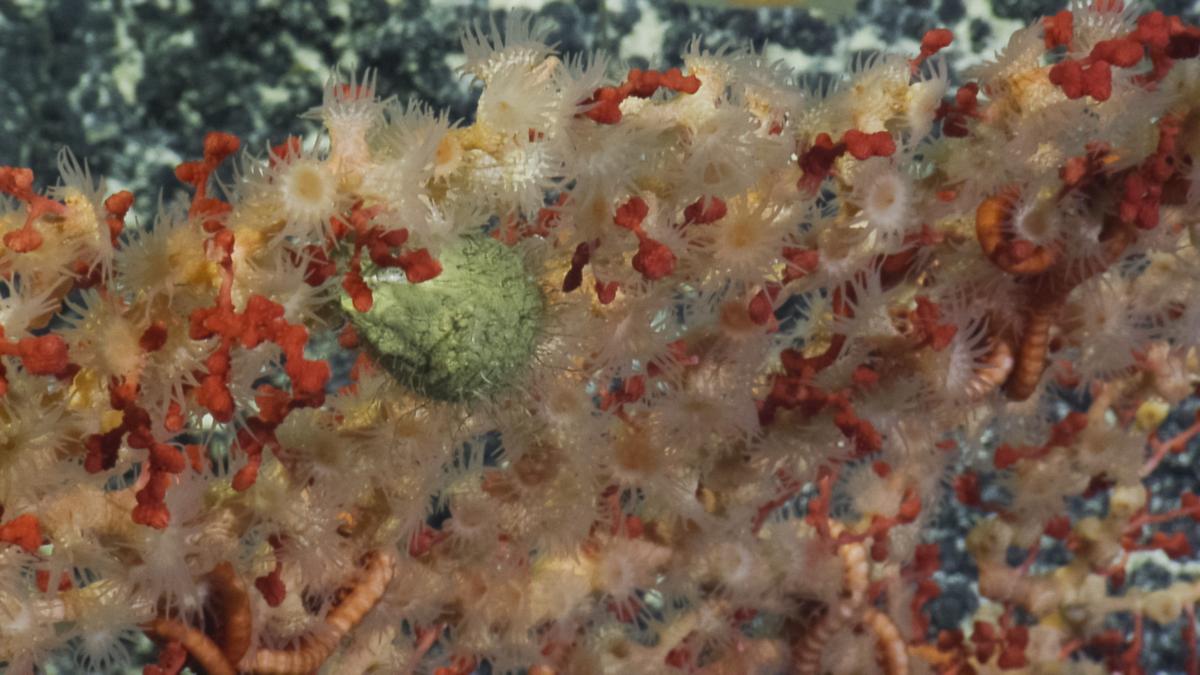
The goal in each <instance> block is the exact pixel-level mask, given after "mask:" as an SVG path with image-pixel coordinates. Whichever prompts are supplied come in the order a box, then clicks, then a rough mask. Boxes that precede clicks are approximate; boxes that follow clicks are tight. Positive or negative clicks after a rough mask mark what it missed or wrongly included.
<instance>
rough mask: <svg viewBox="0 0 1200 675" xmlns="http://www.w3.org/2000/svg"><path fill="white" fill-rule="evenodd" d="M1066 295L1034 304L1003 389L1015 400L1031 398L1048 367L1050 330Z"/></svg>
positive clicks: (1048, 298) (1046, 298)
mask: <svg viewBox="0 0 1200 675" xmlns="http://www.w3.org/2000/svg"><path fill="white" fill-rule="evenodd" d="M1064 297H1065V296H1064V295H1062V294H1055V295H1054V296H1053V297H1045V298H1042V299H1040V300H1039V301H1036V302H1034V304H1033V307H1031V308H1030V310H1029V314H1028V316H1027V317H1026V319H1025V328H1024V334H1023V335H1022V336H1021V345H1020V347H1018V349H1017V360H1016V363H1015V364H1014V365H1013V369H1012V373H1011V374H1009V376H1008V381H1007V382H1005V385H1004V389H1005V392H1006V393H1007V394H1008V398H1009V399H1011V400H1013V401H1024V400H1025V399H1027V398H1029V397H1030V396H1031V395H1032V394H1033V392H1034V390H1035V389H1037V385H1038V382H1039V381H1041V379H1042V371H1043V370H1045V368H1046V352H1047V351H1048V348H1049V346H1050V327H1051V326H1052V325H1053V324H1054V319H1055V317H1056V316H1057V315H1058V310H1059V309H1060V308H1061V307H1062V305H1063V299H1064Z"/></svg>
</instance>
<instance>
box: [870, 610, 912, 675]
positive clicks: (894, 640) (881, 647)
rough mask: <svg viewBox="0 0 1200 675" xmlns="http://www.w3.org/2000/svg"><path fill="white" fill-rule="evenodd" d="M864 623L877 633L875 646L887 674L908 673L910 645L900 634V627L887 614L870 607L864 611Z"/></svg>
mask: <svg viewBox="0 0 1200 675" xmlns="http://www.w3.org/2000/svg"><path fill="white" fill-rule="evenodd" d="M863 624H864V625H866V627H867V628H869V629H870V630H871V632H872V633H874V634H875V648H876V649H877V650H878V652H879V662H880V664H882V665H883V672H885V673H887V675H908V645H907V644H905V643H904V637H903V636H901V635H900V629H898V628H896V624H894V623H892V620H891V619H890V618H889V617H888V615H887V614H884V613H883V612H881V611H879V610H877V609H875V608H874V607H868V608H867V609H866V611H865V612H864V613H863Z"/></svg>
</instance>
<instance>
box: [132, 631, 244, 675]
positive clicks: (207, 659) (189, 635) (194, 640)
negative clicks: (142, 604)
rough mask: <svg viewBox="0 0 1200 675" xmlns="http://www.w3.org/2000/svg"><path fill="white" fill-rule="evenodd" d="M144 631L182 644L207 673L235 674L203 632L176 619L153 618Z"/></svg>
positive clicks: (218, 674)
mask: <svg viewBox="0 0 1200 675" xmlns="http://www.w3.org/2000/svg"><path fill="white" fill-rule="evenodd" d="M145 630H146V632H148V633H151V634H153V635H156V636H158V637H159V638H161V639H163V640H174V641H176V642H178V643H179V644H181V645H183V648H184V649H186V650H187V652H188V654H190V655H191V657H192V658H193V659H196V661H197V662H198V663H199V664H200V666H201V667H202V668H203V669H204V672H205V673H208V675H236V674H237V671H236V670H234V668H233V666H232V665H230V663H229V661H228V660H226V658H225V655H224V654H222V653H221V648H220V647H218V646H217V644H216V643H215V642H213V641H212V640H211V639H210V638H209V637H208V636H207V635H205V634H204V633H202V632H200V631H198V630H196V629H195V628H192V627H190V626H186V625H184V624H183V623H181V622H180V621H177V620H176V619H163V618H159V619H155V620H153V621H151V622H150V623H149V625H147V626H146V627H145Z"/></svg>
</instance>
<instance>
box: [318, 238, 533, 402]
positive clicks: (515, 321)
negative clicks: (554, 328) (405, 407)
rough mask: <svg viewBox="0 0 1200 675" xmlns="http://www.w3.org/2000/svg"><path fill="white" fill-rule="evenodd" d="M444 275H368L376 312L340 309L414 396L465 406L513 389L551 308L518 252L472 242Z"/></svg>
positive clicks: (452, 250) (453, 256)
mask: <svg viewBox="0 0 1200 675" xmlns="http://www.w3.org/2000/svg"><path fill="white" fill-rule="evenodd" d="M438 261H439V262H440V263H441V265H442V273H441V274H439V275H438V276H437V277H435V278H433V279H430V280H429V281H425V282H422V283H419V284H410V283H408V282H407V281H405V279H404V274H403V272H401V271H400V270H398V269H364V278H365V279H366V282H367V284H368V285H369V286H370V287H371V291H372V294H373V295H374V300H375V302H374V304H373V306H372V307H371V309H370V310H369V311H367V312H363V313H360V312H358V311H356V310H355V309H354V306H353V304H352V302H351V299H350V297H349V296H348V295H346V294H343V295H342V299H341V305H342V309H343V311H345V312H346V314H347V315H348V316H349V317H350V321H351V322H352V323H353V324H354V328H355V329H356V330H357V331H358V335H359V339H360V340H361V341H362V343H364V344H365V345H367V346H368V348H369V349H370V350H371V351H372V353H373V355H374V356H375V358H376V359H377V360H378V362H379V364H380V365H381V366H382V367H383V368H385V369H386V370H387V371H388V372H390V373H391V374H392V376H393V377H395V378H396V380H397V381H398V382H400V383H401V384H403V385H404V386H406V387H408V388H409V389H412V390H413V391H415V392H417V393H419V394H421V395H424V396H427V397H429V398H432V399H437V400H441V401H464V400H468V399H472V398H476V397H479V396H483V395H486V394H488V393H490V392H493V391H496V390H497V389H500V388H502V387H504V386H506V385H508V384H511V383H512V381H513V379H514V376H515V375H516V374H517V373H518V371H520V370H521V369H522V368H523V367H524V366H525V365H526V364H528V363H529V360H530V358H531V357H532V355H533V350H534V346H535V342H536V340H537V336H538V332H539V330H540V328H541V322H542V316H543V312H544V309H545V308H544V301H543V298H542V294H541V289H540V288H539V286H538V284H537V282H536V280H535V279H534V278H533V277H531V276H530V275H529V273H528V271H527V270H526V269H525V265H524V262H523V261H522V259H521V257H520V256H519V255H518V254H517V252H516V251H514V250H512V249H511V248H509V247H507V246H504V245H503V244H501V243H499V242H497V241H496V240H494V239H491V238H488V237H479V236H476V237H467V238H464V239H463V240H461V242H459V243H458V244H456V245H453V246H449V247H447V248H446V249H444V250H443V251H442V252H441V254H440V255H439V256H438Z"/></svg>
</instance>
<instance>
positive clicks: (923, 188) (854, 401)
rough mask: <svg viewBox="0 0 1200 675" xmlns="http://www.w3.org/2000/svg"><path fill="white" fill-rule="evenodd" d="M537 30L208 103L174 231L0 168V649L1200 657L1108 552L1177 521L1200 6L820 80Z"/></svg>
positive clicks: (713, 662) (1178, 604)
mask: <svg viewBox="0 0 1200 675" xmlns="http://www.w3.org/2000/svg"><path fill="white" fill-rule="evenodd" d="M547 35H548V28H547V27H546V26H543V25H541V24H538V23H535V22H533V21H531V20H530V19H529V18H528V17H527V16H524V15H521V14H518V13H514V14H511V15H509V17H508V18H507V19H506V20H505V21H504V22H503V25H495V24H493V25H491V26H489V27H487V28H481V27H475V28H473V29H470V30H468V31H467V32H466V34H465V35H464V38H463V42H464V51H465V54H466V61H465V63H463V65H462V67H461V68H462V72H463V73H464V74H466V75H468V76H470V77H471V78H473V84H475V85H478V86H479V87H480V88H481V92H480V99H479V105H478V110H477V113H476V115H475V118H474V120H473V121H472V122H471V123H470V124H454V123H452V121H451V120H449V119H448V118H447V117H446V116H445V115H442V114H438V113H435V112H433V111H431V110H429V109H428V108H426V107H425V106H424V105H422V104H420V103H418V102H408V103H403V104H402V103H399V102H398V101H397V100H395V99H394V98H385V97H381V96H380V95H379V94H378V91H377V90H378V88H379V87H380V86H382V85H380V84H379V83H378V81H377V78H376V77H375V75H374V73H370V72H368V73H365V74H362V75H357V74H356V75H352V76H349V77H346V76H344V75H342V74H335V75H334V76H333V77H331V79H330V81H329V83H328V85H327V87H326V90H325V92H324V98H323V102H322V105H321V106H320V107H318V108H316V109H314V110H312V111H309V113H308V114H307V115H306V117H308V118H312V119H316V120H320V122H321V124H322V125H323V128H324V131H323V132H322V133H320V134H318V135H317V137H316V138H315V140H314V141H312V142H301V141H300V139H297V138H285V139H279V141H280V142H279V144H278V145H275V146H273V147H270V148H264V149H262V151H261V152H259V153H256V152H255V151H254V150H253V149H250V150H248V149H245V148H242V144H241V141H240V140H239V139H238V138H236V137H235V136H233V135H231V134H227V133H223V132H218V131H214V132H211V133H209V134H208V135H207V136H206V137H205V138H204V139H203V144H202V147H201V148H199V149H198V151H197V154H198V158H197V159H192V160H189V161H185V162H183V163H181V164H180V165H179V166H178V167H177V169H176V177H177V178H178V179H179V180H180V181H181V182H182V183H183V184H184V185H185V186H187V188H188V191H189V192H190V197H187V196H185V197H184V198H181V199H174V200H165V201H163V202H162V203H161V204H159V206H158V210H157V211H158V212H157V214H156V216H155V218H154V221H153V223H151V224H149V225H144V224H142V223H136V222H127V221H130V220H131V219H130V216H129V214H130V213H131V209H132V206H133V203H134V196H133V195H131V194H130V193H128V192H117V193H115V194H108V191H107V189H106V185H105V183H104V181H103V180H98V179H95V178H93V177H92V175H91V173H90V171H88V170H87V168H86V165H84V166H83V167H81V166H80V163H79V162H78V161H76V160H75V158H74V157H73V156H72V155H70V153H69V152H64V153H63V154H62V155H61V156H60V158H59V161H60V168H61V174H62V175H61V178H60V180H59V182H58V184H56V185H54V186H53V187H51V188H49V189H48V190H45V191H41V190H39V189H38V188H37V187H36V183H35V180H34V179H35V177H34V176H33V174H32V173H31V172H30V171H29V170H27V169H23V168H18V167H0V195H2V196H0V242H2V246H0V668H3V669H4V670H5V672H9V673H15V674H18V675H28V674H32V673H33V672H35V669H36V668H37V667H38V666H39V665H41V664H43V663H45V662H47V661H48V660H51V659H54V658H60V657H61V655H62V654H63V653H64V652H69V653H70V654H71V655H72V656H73V657H74V659H75V661H76V663H78V664H79V665H80V666H81V667H82V668H84V669H88V670H105V669H110V670H112V669H120V668H121V667H123V666H125V665H127V664H128V663H129V662H130V660H131V656H130V653H129V652H130V650H129V645H130V644H131V642H132V640H133V639H134V637H136V636H138V635H139V634H140V633H143V632H144V633H146V634H149V635H150V636H152V637H153V638H154V639H155V641H156V642H158V643H159V645H160V649H159V652H158V657H157V658H158V661H157V663H156V664H155V665H152V666H147V667H146V668H145V672H146V673H147V675H177V674H178V673H180V672H181V671H182V670H183V669H184V668H185V667H190V668H191V669H192V670H193V671H197V670H203V671H205V672H207V673H210V674H214V673H215V674H220V673H238V672H252V673H311V672H317V671H321V672H332V673H342V672H347V673H350V672H354V673H357V672H386V673H396V672H401V673H403V672H409V673H413V672H432V673H435V674H436V675H468V674H470V673H473V672H476V671H477V670H483V669H490V672H495V673H510V672H511V673H516V672H528V673H531V674H536V675H552V674H556V673H562V674H567V673H670V672H679V673H697V674H699V673H708V674H710V675H717V674H720V673H739V674H746V673H755V674H763V675H766V674H775V673H781V672H792V673H797V674H802V673H830V672H833V673H842V672H853V673H868V672H879V673H887V674H890V675H902V674H907V673H942V674H946V675H949V674H951V673H959V674H962V673H978V672H996V671H1004V670H1013V671H1016V670H1028V671H1037V672H1042V671H1043V670H1044V671H1046V672H1051V671H1054V669H1055V668H1062V667H1066V668H1068V669H1074V670H1072V671H1071V672H1129V673H1136V672H1143V670H1145V669H1148V668H1149V667H1150V666H1149V665H1148V664H1150V663H1151V659H1152V658H1159V657H1158V656H1155V655H1151V654H1149V649H1148V648H1147V647H1146V645H1148V644H1158V641H1156V640H1157V636H1159V635H1161V633H1163V632H1173V633H1175V634H1177V635H1178V636H1179V642H1180V643H1181V644H1182V645H1183V649H1184V650H1185V651H1184V652H1181V653H1179V654H1173V655H1169V657H1170V658H1174V659H1175V660H1176V661H1177V662H1178V663H1179V664H1180V668H1181V669H1184V670H1187V671H1188V672H1200V654H1198V652H1200V649H1198V648H1197V646H1196V625H1195V603H1196V602H1197V601H1198V600H1200V585H1197V584H1196V583H1195V582H1191V581H1187V580H1186V579H1185V578H1183V577H1178V578H1172V579H1171V580H1170V582H1169V586H1168V587H1166V588H1163V589H1159V590H1146V589H1144V588H1140V587H1137V586H1136V585H1135V584H1133V583H1131V582H1128V581H1127V577H1129V576H1130V575H1131V574H1133V571H1134V570H1135V569H1136V566H1137V565H1139V564H1142V562H1143V561H1145V560H1147V559H1149V558H1154V559H1157V560H1161V561H1165V563H1164V564H1166V563H1169V564H1176V562H1175V561H1183V560H1189V559H1194V558H1195V554H1194V551H1193V546H1194V545H1195V542H1194V539H1193V538H1190V535H1189V534H1188V531H1185V529H1181V527H1180V526H1181V525H1186V524H1188V523H1191V522H1194V521H1197V520H1200V496H1197V495H1196V494H1193V493H1192V492H1191V491H1189V490H1182V491H1179V490H1175V491H1174V492H1172V491H1170V490H1166V489H1165V488H1163V487H1162V485H1163V484H1164V483H1163V482H1162V481H1159V480H1158V479H1157V477H1158V476H1160V475H1161V473H1162V472H1163V471H1166V470H1168V469H1169V468H1170V465H1171V464H1172V463H1173V462H1178V461H1180V457H1185V456H1188V455H1187V453H1190V452H1191V453H1193V454H1194V446H1195V443H1194V442H1192V441H1193V440H1194V438H1195V436H1196V435H1197V433H1198V430H1197V429H1198V428H1197V425H1196V424H1191V422H1190V421H1189V420H1185V421H1183V422H1181V421H1180V418H1181V416H1183V417H1187V416H1189V413H1186V410H1189V409H1190V408H1187V406H1189V405H1192V400H1193V397H1194V396H1196V395H1197V393H1198V389H1197V388H1198V386H1200V352H1198V347H1200V303H1198V302H1197V301H1196V297H1197V288H1200V265H1198V263H1200V254H1198V252H1197V246H1198V245H1200V219H1198V217H1197V214H1198V213H1200V160H1198V159H1197V157H1200V28H1197V27H1195V26H1190V25H1187V24H1185V23H1184V22H1183V21H1182V20H1180V19H1179V18H1178V17H1172V16H1169V15H1166V14H1164V13H1163V12H1159V11H1142V10H1141V9H1140V8H1138V7H1137V6H1135V5H1133V4H1130V5H1129V6H1126V5H1125V4H1124V3H1122V2H1117V1H1115V0H1095V1H1094V2H1085V1H1084V0H1074V1H1073V2H1071V4H1070V5H1069V7H1068V8H1067V9H1064V10H1062V11H1061V12H1058V13H1057V14H1055V15H1054V16H1051V17H1046V18H1045V19H1043V20H1042V21H1039V22H1037V23H1035V24H1033V25H1031V26H1029V27H1027V28H1024V29H1022V30H1019V31H1017V32H1016V33H1014V34H1013V35H1012V37H1011V38H1010V40H1009V43H1008V45H1007V47H1005V49H1003V50H1002V51H1001V52H1000V53H998V54H996V55H995V58H994V59H993V60H991V61H988V62H986V63H983V64H981V65H979V66H977V67H975V68H972V69H970V70H968V71H967V72H965V73H964V74H963V76H964V82H963V83H962V84H961V86H957V87H953V86H952V85H951V79H950V74H949V69H948V67H947V65H946V63H945V61H944V59H943V58H942V54H941V52H942V50H945V49H952V48H954V47H953V43H954V40H955V36H954V35H952V34H951V33H950V31H948V30H945V29H935V30H931V31H929V32H928V33H927V34H926V35H925V37H924V39H923V40H922V41H921V46H920V50H919V52H918V53H917V54H909V55H904V54H876V55H873V56H870V57H866V58H861V59H859V60H858V61H856V63H855V64H853V67H852V68H851V69H850V71H849V72H848V73H847V74H846V75H845V76H844V77H843V78H842V79H841V80H840V81H839V82H837V83H836V84H835V85H834V86H832V87H829V88H827V89H825V90H822V91H812V90H809V89H807V88H805V87H804V86H802V84H801V79H800V78H799V77H798V76H797V75H796V74H794V73H792V72H791V71H790V70H789V69H788V68H786V67H784V66H783V65H781V64H778V63H771V62H770V61H768V60H767V59H766V58H765V57H764V56H763V54H761V53H759V52H757V51H755V50H754V49H748V48H730V47H726V48H721V49H718V50H716V51H710V49H708V48H706V47H704V46H702V45H701V43H700V41H699V40H698V39H697V40H695V41H693V42H692V43H691V44H690V45H689V46H688V47H687V49H686V51H685V53H684V54H683V55H682V61H683V66H682V67H680V68H672V69H669V70H665V71H659V70H653V69H638V68H634V69H632V70H629V71H628V72H616V71H615V70H614V68H613V67H612V65H611V64H610V63H609V61H608V59H607V58H606V57H605V56H604V55H603V54H599V53H597V54H589V55H582V56H581V55H567V54H563V55H560V54H557V53H556V52H555V50H554V49H553V48H552V47H550V46H548V45H547V44H546V38H547ZM138 199H142V197H141V196H139V197H138ZM1171 484H1172V485H1174V484H1175V483H1171ZM1172 489H1174V488H1172ZM1079 504H1087V505H1088V506H1087V507H1086V508H1082V507H1079ZM951 505H953V506H954V508H955V509H956V511H955V513H957V514H958V515H960V516H961V517H962V518H966V519H969V528H970V529H969V533H968V534H967V536H966V541H965V552H963V551H959V550H958V547H956V546H952V545H948V544H947V543H946V542H947V541H951V540H947V539H938V538H937V537H936V536H935V530H936V529H937V528H935V527H934V523H935V522H942V520H943V519H941V518H940V516H941V514H942V513H943V512H944V510H946V509H948V508H949V507H950V506H951ZM935 518H936V519H937V520H936V521H935ZM939 527H940V526H939ZM955 542H956V544H957V541H956V540H955ZM1017 554H1019V555H1017ZM963 556H967V557H968V558H969V560H964V559H962V557H963ZM956 560H957V562H954V561H956ZM944 565H946V566H954V567H956V568H957V569H974V570H978V584H977V588H976V587H971V588H970V589H969V590H962V589H959V590H954V589H952V588H950V582H948V581H947V579H948V576H947V575H945V574H940V573H939V570H941V568H942V567H943V566H944ZM955 593H968V594H971V597H970V602H965V601H960V599H959V598H956V597H950V598H948V599H947V601H946V602H944V603H941V602H939V598H943V597H944V596H949V595H952V594H955ZM939 604H941V605H942V609H937V605H939ZM954 606H960V607H961V612H960V614H959V615H957V616H953V617H949V618H947V612H948V611H949V610H946V609H945V607H954ZM1118 626H1132V628H1131V629H1128V630H1126V629H1121V628H1118ZM1163 658H1167V657H1163ZM1064 664H1065V665H1064ZM1054 672H1057V671H1054Z"/></svg>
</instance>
